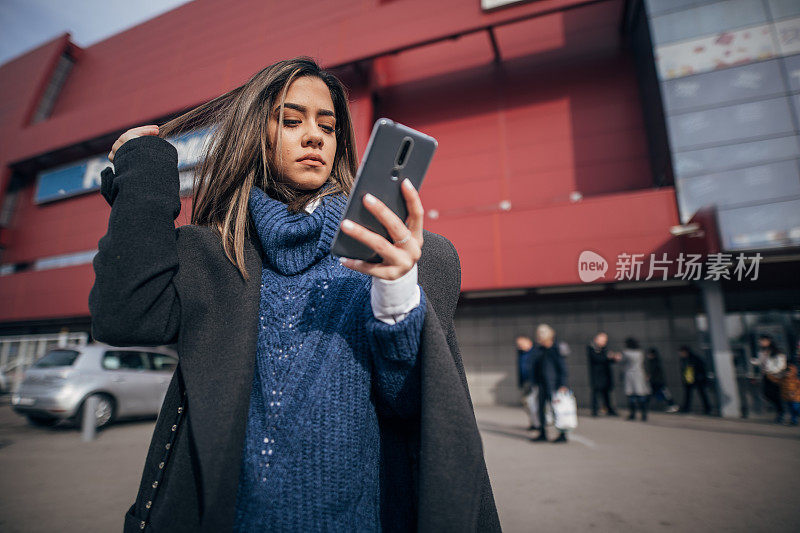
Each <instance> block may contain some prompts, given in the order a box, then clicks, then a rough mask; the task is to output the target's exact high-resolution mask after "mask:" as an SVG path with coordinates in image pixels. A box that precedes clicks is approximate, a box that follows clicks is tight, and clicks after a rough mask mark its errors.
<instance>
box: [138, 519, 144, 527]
mask: <svg viewBox="0 0 800 533" xmlns="http://www.w3.org/2000/svg"><path fill="white" fill-rule="evenodd" d="M139 529H144V520H142V521H141V522H139Z"/></svg>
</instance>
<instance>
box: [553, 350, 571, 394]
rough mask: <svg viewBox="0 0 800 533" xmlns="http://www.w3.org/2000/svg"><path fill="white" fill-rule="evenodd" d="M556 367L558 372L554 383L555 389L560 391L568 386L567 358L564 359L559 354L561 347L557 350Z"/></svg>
mask: <svg viewBox="0 0 800 533" xmlns="http://www.w3.org/2000/svg"><path fill="white" fill-rule="evenodd" d="M556 361H557V363H556V365H557V367H558V368H557V371H558V381H557V383H556V389H560V388H561V387H568V386H569V385H568V384H569V373H568V372H567V358H566V357H564V356H563V355H562V353H561V347H560V346H559V349H558V357H556Z"/></svg>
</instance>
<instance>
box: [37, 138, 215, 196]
mask: <svg viewBox="0 0 800 533" xmlns="http://www.w3.org/2000/svg"><path fill="white" fill-rule="evenodd" d="M212 133H213V130H212V129H210V128H205V129H202V130H196V131H193V132H190V133H185V134H182V135H179V136H177V137H173V138H170V139H167V140H168V141H169V142H170V143H172V145H173V146H175V148H176V149H177V150H178V170H179V171H180V170H188V169H191V168H193V167H195V166H197V164H198V163H200V161H201V160H202V158H203V155H204V154H205V150H206V147H207V143H208V142H209V141H210V140H211V138H212ZM108 166H111V167H113V165H112V164H111V163H110V162H109V161H108V157H107V156H106V155H101V156H94V157H89V158H87V159H83V160H81V161H77V162H73V163H69V164H67V165H62V166H60V167H56V168H53V169H49V170H45V171H42V172H40V173H39V176H38V177H37V183H36V193H35V194H34V197H33V201H34V203H36V204H43V203H46V202H52V201H55V200H61V199H63V198H69V197H71V196H77V195H79V194H85V193H87V192H92V191H97V190H99V189H100V172H101V171H102V170H103V169H104V168H106V167H108Z"/></svg>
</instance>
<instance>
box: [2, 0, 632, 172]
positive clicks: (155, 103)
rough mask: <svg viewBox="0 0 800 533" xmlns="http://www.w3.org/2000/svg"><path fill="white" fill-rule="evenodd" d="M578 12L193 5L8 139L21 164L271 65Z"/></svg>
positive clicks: (87, 57) (131, 40)
mask: <svg viewBox="0 0 800 533" xmlns="http://www.w3.org/2000/svg"><path fill="white" fill-rule="evenodd" d="M580 3H582V2H578V1H576V0H543V1H538V2H529V3H524V4H520V5H517V6H511V7H509V8H507V9H501V10H496V11H493V12H491V13H483V12H482V11H481V10H480V8H479V4H478V2H477V0H476V1H469V2H465V1H464V0H438V1H437V2H429V1H427V0H404V1H403V2H363V1H361V0H348V1H343V0H336V1H334V0H327V1H324V2H313V3H307V4H302V3H297V2H290V1H288V0H281V1H273V2H262V1H260V0H247V1H244V0H243V1H240V2H223V1H222V0H217V1H199V0H198V1H195V2H191V3H188V4H185V5H183V6H180V7H178V8H177V9H175V10H173V11H169V12H167V13H164V14H163V15H161V16H159V17H157V18H155V19H152V20H150V21H148V22H146V23H144V24H141V25H139V26H135V27H133V28H131V29H129V30H127V31H125V32H122V33H120V34H117V35H115V36H113V37H110V38H108V39H106V40H104V41H102V42H99V43H97V44H95V45H93V46H91V47H88V48H87V49H86V50H85V53H84V54H83V55H82V57H81V60H80V62H79V64H78V65H77V66H76V68H75V69H74V71H73V73H72V74H71V76H70V79H69V80H68V81H67V83H66V85H65V86H64V89H63V92H62V95H61V97H60V98H59V102H58V104H57V106H56V109H55V110H54V115H53V118H52V120H49V121H47V122H44V123H42V124H37V125H35V126H31V127H30V128H27V129H26V130H24V131H22V132H20V134H19V136H17V137H15V138H14V139H4V140H5V141H9V142H10V141H13V144H12V145H11V146H10V147H9V159H10V160H11V161H17V160H21V159H24V158H27V157H31V156H34V155H37V154H40V153H43V152H46V151H49V150H52V149H56V148H59V147H63V146H68V145H70V144H72V143H74V142H75V141H76V140H83V139H91V138H94V137H97V136H99V135H101V134H104V133H107V132H109V131H114V130H118V129H123V128H126V127H130V126H132V125H137V124H140V123H142V122H143V121H146V120H148V119H149V117H154V116H161V115H165V114H168V113H171V112H174V111H176V110H178V109H181V108H185V107H188V106H193V105H197V104H198V103H200V102H202V101H205V100H208V99H210V98H212V97H214V96H217V95H219V94H220V93H223V92H225V91H226V90H229V89H232V88H233V87H235V86H236V85H238V84H241V83H242V82H244V81H246V79H247V78H248V77H249V76H251V75H252V74H253V73H255V72H256V71H257V70H259V69H260V68H262V67H264V66H265V65H267V64H269V63H271V62H272V61H275V60H277V59H281V58H285V57H291V56H295V55H300V54H309V55H313V56H315V57H317V58H318V59H319V60H320V61H322V63H323V64H326V65H333V64H342V63H346V62H351V61H355V60H358V59H360V58H364V57H370V56H376V55H378V54H381V53H383V52H386V51H389V50H393V49H397V48H400V47H403V46H407V45H410V44H413V43H418V42H421V41H425V40H429V39H433V38H437V37H440V36H442V35H448V34H453V33H457V32H460V31H465V30H468V29H471V28H476V27H480V26H481V25H485V24H489V23H493V22H498V21H502V20H509V19H513V18H515V17H519V16H523V15H526V14H532V13H538V12H544V11H546V10H549V9H557V8H562V7H566V6H571V5H575V4H580ZM612 3H614V4H617V5H621V1H620V0H614V1H613V2H612ZM315 30H318V31H315ZM4 76H5V73H4V72H2V71H0V78H2V77H4ZM5 96H6V94H5V93H3V92H0V100H2V99H3V98H4V97H5Z"/></svg>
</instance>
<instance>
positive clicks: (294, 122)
mask: <svg viewBox="0 0 800 533" xmlns="http://www.w3.org/2000/svg"><path fill="white" fill-rule="evenodd" d="M298 124H300V121H299V120H290V119H286V120H284V121H283V125H284V126H289V127H290V128H291V127H292V126H297V125H298Z"/></svg>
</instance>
